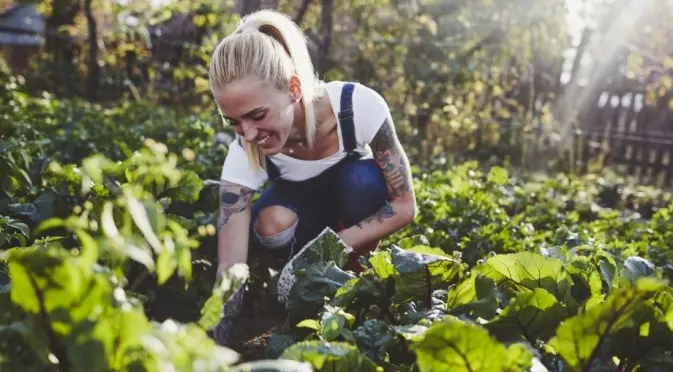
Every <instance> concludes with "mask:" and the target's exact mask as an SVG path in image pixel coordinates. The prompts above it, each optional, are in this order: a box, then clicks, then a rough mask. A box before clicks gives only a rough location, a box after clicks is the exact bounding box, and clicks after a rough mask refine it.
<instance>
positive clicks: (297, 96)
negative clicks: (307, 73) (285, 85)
mask: <svg viewBox="0 0 673 372" xmlns="http://www.w3.org/2000/svg"><path fill="white" fill-rule="evenodd" d="M290 97H291V98H292V102H293V103H294V102H299V101H300V100H301V98H302V91H301V80H299V76H297V75H296V74H292V76H291V77H290Z"/></svg>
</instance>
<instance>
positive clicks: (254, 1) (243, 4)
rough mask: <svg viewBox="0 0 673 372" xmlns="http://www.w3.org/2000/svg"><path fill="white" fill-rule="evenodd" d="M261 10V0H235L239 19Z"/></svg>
mask: <svg viewBox="0 0 673 372" xmlns="http://www.w3.org/2000/svg"><path fill="white" fill-rule="evenodd" d="M261 8H262V0H237V1H236V9H237V10H238V13H239V14H240V15H241V17H245V16H246V15H248V14H250V13H252V12H254V11H257V10H259V9H261Z"/></svg>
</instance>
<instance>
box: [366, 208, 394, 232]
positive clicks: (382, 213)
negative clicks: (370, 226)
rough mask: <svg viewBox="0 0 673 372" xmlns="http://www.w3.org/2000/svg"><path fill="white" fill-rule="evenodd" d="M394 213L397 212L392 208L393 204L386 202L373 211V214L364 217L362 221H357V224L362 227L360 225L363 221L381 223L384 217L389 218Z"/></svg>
mask: <svg viewBox="0 0 673 372" xmlns="http://www.w3.org/2000/svg"><path fill="white" fill-rule="evenodd" d="M396 214H397V212H395V209H393V206H392V205H390V204H386V205H384V206H383V207H381V209H379V210H378V211H377V212H376V213H374V214H373V215H371V216H369V217H367V218H365V219H364V220H363V221H362V222H360V223H358V224H357V226H358V227H359V228H361V229H362V228H363V227H362V224H363V223H372V222H374V221H376V222H378V223H382V222H383V220H385V219H386V218H391V217H393V216H394V215H396Z"/></svg>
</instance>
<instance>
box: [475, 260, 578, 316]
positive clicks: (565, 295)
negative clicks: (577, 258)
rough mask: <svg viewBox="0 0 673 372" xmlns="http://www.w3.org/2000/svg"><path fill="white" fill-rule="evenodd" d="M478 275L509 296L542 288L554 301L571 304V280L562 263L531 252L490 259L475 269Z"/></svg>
mask: <svg viewBox="0 0 673 372" xmlns="http://www.w3.org/2000/svg"><path fill="white" fill-rule="evenodd" d="M479 271H480V272H481V273H482V275H484V276H487V277H489V278H492V279H493V280H495V281H496V282H497V283H498V284H499V285H500V286H502V287H503V288H505V289H506V290H507V291H508V292H509V293H510V294H511V295H512V296H516V295H517V294H518V293H521V292H528V291H533V290H535V289H536V288H542V289H545V290H546V291H547V292H549V293H551V294H552V295H553V296H554V297H556V299H557V300H558V301H561V302H564V303H566V304H572V303H575V302H576V301H575V300H574V299H573V297H572V295H571V293H570V289H571V287H572V285H573V281H572V279H571V277H570V275H569V274H568V272H567V270H566V268H565V267H564V265H563V262H562V261H561V260H559V259H557V258H551V257H544V256H542V255H540V254H537V253H532V252H518V253H512V254H503V255H496V256H494V257H490V258H489V259H487V260H486V264H485V265H484V266H481V267H480V268H479Z"/></svg>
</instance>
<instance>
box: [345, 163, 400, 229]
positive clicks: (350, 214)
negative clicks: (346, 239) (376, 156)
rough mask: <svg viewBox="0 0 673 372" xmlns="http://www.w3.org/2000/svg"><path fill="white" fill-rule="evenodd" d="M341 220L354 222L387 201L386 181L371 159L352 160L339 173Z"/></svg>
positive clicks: (349, 223) (346, 222)
mask: <svg viewBox="0 0 673 372" xmlns="http://www.w3.org/2000/svg"><path fill="white" fill-rule="evenodd" d="M338 182H339V185H338V186H339V190H341V191H340V194H341V195H340V198H339V202H340V205H341V208H342V213H341V214H342V220H343V221H342V222H344V223H345V224H348V225H352V224H355V223H357V222H359V221H360V220H362V219H364V218H366V217H367V216H369V215H371V214H372V213H374V212H376V211H377V210H378V209H379V208H381V206H382V205H383V204H385V202H386V201H387V198H388V194H387V189H386V181H385V178H384V177H383V173H381V169H380V168H379V167H378V165H377V164H376V162H375V161H374V160H373V159H365V160H358V161H354V162H352V163H350V164H347V165H345V166H344V168H343V169H342V170H341V172H340V173H339V181H338Z"/></svg>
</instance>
